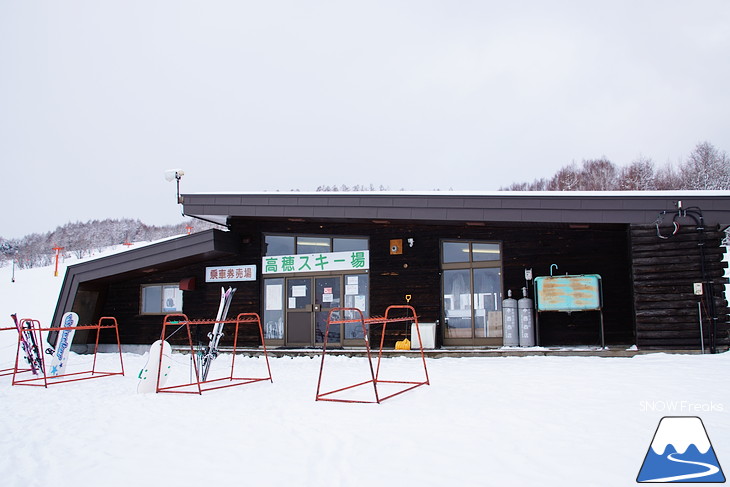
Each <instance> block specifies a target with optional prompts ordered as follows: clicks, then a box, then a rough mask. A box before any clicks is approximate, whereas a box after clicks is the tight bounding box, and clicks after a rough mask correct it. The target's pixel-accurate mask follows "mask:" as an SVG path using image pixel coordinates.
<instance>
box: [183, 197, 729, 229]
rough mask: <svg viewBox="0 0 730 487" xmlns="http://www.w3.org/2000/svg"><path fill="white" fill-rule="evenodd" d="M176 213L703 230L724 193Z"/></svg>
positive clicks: (725, 212)
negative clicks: (692, 226)
mask: <svg viewBox="0 0 730 487" xmlns="http://www.w3.org/2000/svg"><path fill="white" fill-rule="evenodd" d="M183 201H184V203H183V212H184V213H185V214H186V215H189V216H194V217H199V218H203V219H207V220H211V221H215V222H219V223H225V222H226V221H227V220H228V218H232V217H245V218H269V219H271V218H284V219H286V218H304V219H330V220H346V221H353V220H371V221H372V220H388V221H392V220H397V221H404V220H410V221H450V222H459V221H461V222H525V223H548V222H550V223H621V224H650V223H653V222H654V221H655V220H656V218H657V215H658V214H659V213H660V212H663V211H666V212H676V211H677V208H678V207H679V205H680V204H681V207H682V208H685V209H686V208H691V207H693V208H699V209H700V210H701V211H702V214H703V217H704V220H705V223H706V224H708V225H721V226H727V225H729V224H730V191H590V192H568V191H538V192H536V191H525V192H510V191H490V192H453V191H430V192H407V191H398V192H392V191H390V192H384V191H378V192H315V193H302V192H287V193H280V192H275V193H267V192H259V193H245V192H242V193H193V194H184V195H183Z"/></svg>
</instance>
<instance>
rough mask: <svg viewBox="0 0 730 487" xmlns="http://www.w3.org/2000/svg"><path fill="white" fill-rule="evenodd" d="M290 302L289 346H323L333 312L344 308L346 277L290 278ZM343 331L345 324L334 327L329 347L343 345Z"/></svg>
mask: <svg viewBox="0 0 730 487" xmlns="http://www.w3.org/2000/svg"><path fill="white" fill-rule="evenodd" d="M286 303H287V304H286V306H287V312H286V344H287V345H288V346H299V347H311V346H314V345H321V344H322V343H323V342H324V334H325V330H326V328H327V316H328V315H329V312H330V309H332V308H339V307H341V306H342V304H341V303H342V277H340V276H331V277H314V278H310V277H308V278H296V279H295V278H292V279H287V281H286ZM336 318H339V316H337V317H336ZM341 328H342V325H333V326H331V327H330V330H329V336H328V337H327V345H334V346H337V345H341V343H342V338H341V337H342V333H341Z"/></svg>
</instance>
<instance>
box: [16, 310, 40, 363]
mask: <svg viewBox="0 0 730 487" xmlns="http://www.w3.org/2000/svg"><path fill="white" fill-rule="evenodd" d="M10 317H11V318H13V322H14V323H15V328H17V329H18V334H19V335H20V346H21V348H22V349H23V353H24V354H25V360H26V361H27V362H28V365H30V370H31V372H33V375H38V374H39V373H41V372H42V371H43V357H41V352H40V349H39V348H38V343H37V342H36V338H35V335H34V334H33V325H32V323H31V322H30V321H27V320H22V321H18V315H16V314H15V313H13V314H11V315H10Z"/></svg>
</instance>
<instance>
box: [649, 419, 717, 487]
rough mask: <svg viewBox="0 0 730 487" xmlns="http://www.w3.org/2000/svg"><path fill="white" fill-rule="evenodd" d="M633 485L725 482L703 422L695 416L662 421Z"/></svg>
mask: <svg viewBox="0 0 730 487" xmlns="http://www.w3.org/2000/svg"><path fill="white" fill-rule="evenodd" d="M636 481H637V482H655V483H665V482H701V483H723V482H725V475H724V474H723V472H722V468H721V467H720V462H719V461H718V460H717V455H715V450H714V448H712V443H710V437H709V436H707V430H706V429H705V425H704V424H703V423H702V420H701V419H700V418H698V417H697V416H665V417H663V418H662V419H661V420H660V421H659V426H657V429H656V432H655V433H654V438H653V439H652V440H651V445H649V450H648V451H647V452H646V457H645V458H644V463H643V464H642V465H641V470H639V475H638V476H637V477H636Z"/></svg>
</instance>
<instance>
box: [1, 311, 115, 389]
mask: <svg viewBox="0 0 730 487" xmlns="http://www.w3.org/2000/svg"><path fill="white" fill-rule="evenodd" d="M106 322H110V324H105V323H106ZM23 323H31V327H30V329H31V333H34V334H37V337H36V339H37V343H41V335H42V332H44V331H45V332H51V331H57V332H61V331H63V330H71V329H73V330H76V331H78V330H90V331H95V332H96V342H95V343H94V360H93V364H92V366H91V370H84V371H81V372H72V373H69V374H61V375H57V376H52V377H50V378H49V377H48V372H47V371H46V363H45V359H44V357H43V354H42V353H41V362H42V363H43V364H42V374H41V375H40V376H38V377H33V378H31V379H19V378H18V374H21V373H25V372H28V371H30V369H20V368H18V363H19V362H20V360H19V359H20V354H21V353H22V352H21V349H22V346H21V341H20V334H18V350H17V352H16V354H15V369H14V371H13V385H14V386H17V385H22V386H39V387H46V388H47V387H48V386H49V385H54V384H63V383H66V382H76V381H80V380H87V379H99V378H101V377H110V376H114V375H124V361H123V359H122V345H121V342H120V341H119V324H118V323H117V319H116V318H114V317H111V316H104V317H101V318H99V322H98V323H97V324H96V325H83V326H74V327H68V326H59V327H52V328H42V327H41V324H40V322H39V321H38V320H28V319H22V320H20V325H21V327H22V325H23ZM101 330H114V332H115V334H116V338H117V350H118V351H119V367H120V370H119V371H118V372H110V371H99V370H96V357H97V355H98V351H99V334H100V333H101Z"/></svg>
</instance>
